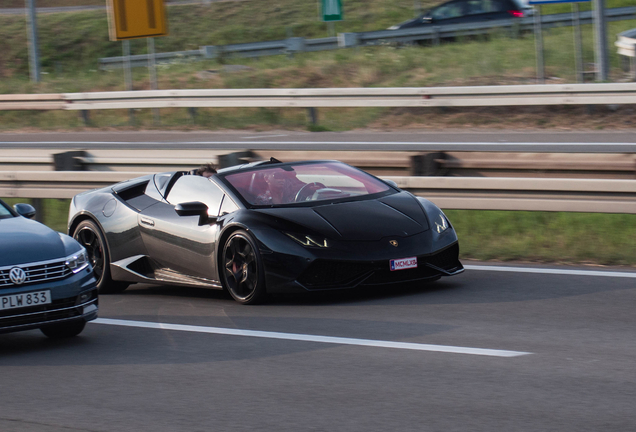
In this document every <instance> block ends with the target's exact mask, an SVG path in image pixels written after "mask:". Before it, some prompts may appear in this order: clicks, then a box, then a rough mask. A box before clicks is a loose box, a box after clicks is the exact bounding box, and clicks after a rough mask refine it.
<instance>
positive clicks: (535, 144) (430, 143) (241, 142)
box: [0, 141, 636, 147]
mask: <svg viewBox="0 0 636 432" xmlns="http://www.w3.org/2000/svg"><path fill="white" fill-rule="evenodd" d="M253 143H254V141H163V142H155V141H152V142H151V141H81V142H80V141H0V144H11V145H14V144H56V145H59V144H76V145H80V144H82V145H93V144H111V145H114V144H116V145H134V144H144V145H145V144H153V145H178V144H181V145H193V144H253ZM259 144H278V145H280V144H297V145H316V144H322V145H325V144H336V145H344V144H350V145H407V146H419V145H434V146H458V145H461V146H500V147H506V146H510V147H524V146H530V147H535V146H539V147H541V146H602V147H606V146H629V147H636V143H560V142H506V143H501V142H408V141H259Z"/></svg>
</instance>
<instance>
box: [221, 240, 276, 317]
mask: <svg viewBox="0 0 636 432" xmlns="http://www.w3.org/2000/svg"><path fill="white" fill-rule="evenodd" d="M219 273H220V275H221V282H222V283H223V287H224V288H225V289H226V290H227V291H228V292H229V293H230V295H231V296H232V297H233V298H234V300H236V301H237V302H239V303H241V304H245V305H250V304H257V303H261V302H262V301H263V300H264V298H265V294H266V291H265V276H264V270H263V263H262V261H261V256H260V254H259V252H258V247H257V246H256V242H255V241H254V240H253V239H252V236H251V235H250V234H248V233H247V231H243V230H239V231H235V232H233V233H232V234H231V235H230V236H229V237H228V239H227V240H226V241H225V245H224V246H223V254H222V255H221V262H220V269H219Z"/></svg>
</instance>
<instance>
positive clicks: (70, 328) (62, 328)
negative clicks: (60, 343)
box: [40, 321, 86, 339]
mask: <svg viewBox="0 0 636 432" xmlns="http://www.w3.org/2000/svg"><path fill="white" fill-rule="evenodd" d="M85 326H86V321H71V322H66V323H60V324H52V325H49V326H46V327H42V328H40V331H42V333H44V334H45V335H46V336H48V337H50V338H51V339H64V338H71V337H74V336H77V335H78V334H80V333H81V332H82V330H84V327H85Z"/></svg>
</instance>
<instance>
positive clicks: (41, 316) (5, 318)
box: [0, 271, 99, 333]
mask: <svg viewBox="0 0 636 432" xmlns="http://www.w3.org/2000/svg"><path fill="white" fill-rule="evenodd" d="M42 290H50V291H51V300H52V302H51V303H50V304H45V305H37V306H29V307H23V308H18V309H7V310H3V311H0V333H10V332H16V331H22V330H30V329H37V328H40V327H43V326H45V325H50V324H57V323H62V322H69V321H77V320H82V321H91V320H94V319H95V318H97V313H98V308H99V299H98V294H97V287H96V286H95V278H94V277H93V275H92V271H91V272H81V274H76V275H72V276H70V277H68V278H66V279H61V280H57V281H53V282H49V283H42V284H30V285H23V286H20V287H14V288H10V289H8V288H5V289H2V290H0V296H2V295H8V294H15V293H27V292H30V291H42Z"/></svg>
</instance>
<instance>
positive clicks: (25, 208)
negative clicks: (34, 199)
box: [13, 204, 35, 219]
mask: <svg viewBox="0 0 636 432" xmlns="http://www.w3.org/2000/svg"><path fill="white" fill-rule="evenodd" d="M13 209H14V210H15V211H16V212H17V213H18V214H19V215H20V216H24V217H25V218H27V219H33V218H34V217H35V208H34V207H33V206H32V205H31V204H16V205H14V206H13Z"/></svg>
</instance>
